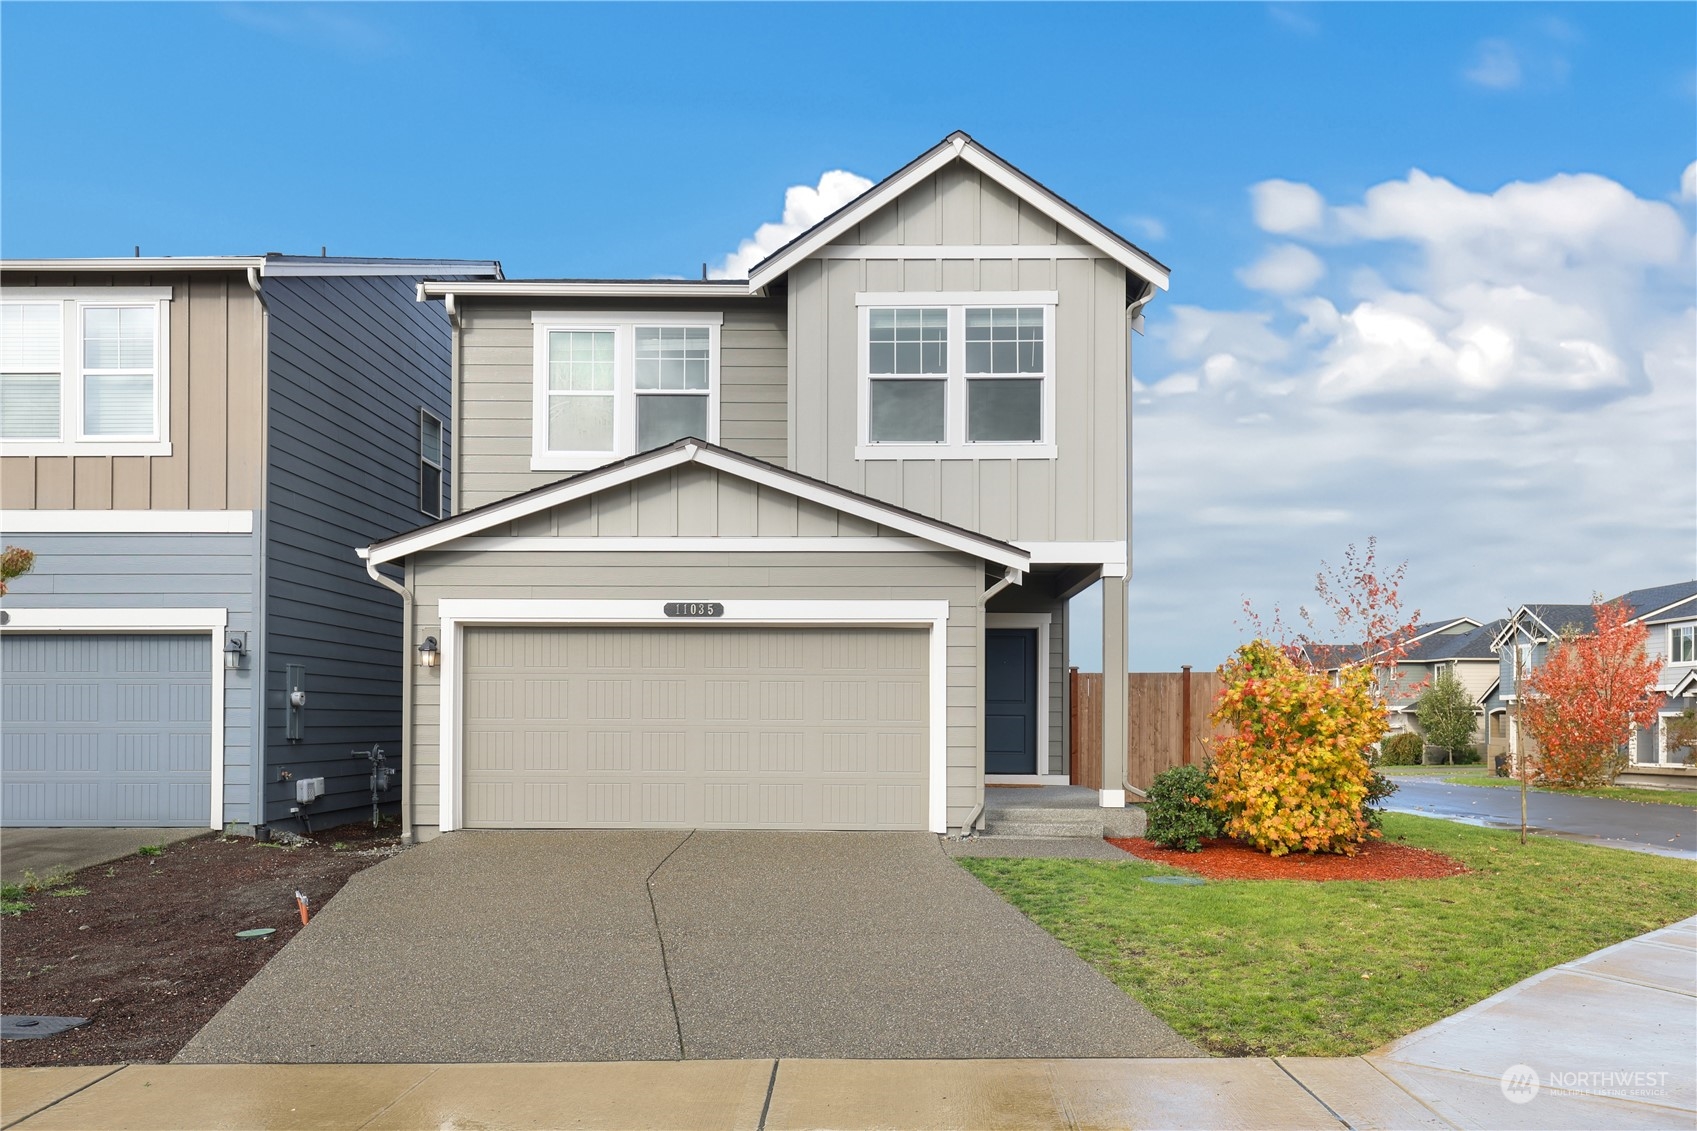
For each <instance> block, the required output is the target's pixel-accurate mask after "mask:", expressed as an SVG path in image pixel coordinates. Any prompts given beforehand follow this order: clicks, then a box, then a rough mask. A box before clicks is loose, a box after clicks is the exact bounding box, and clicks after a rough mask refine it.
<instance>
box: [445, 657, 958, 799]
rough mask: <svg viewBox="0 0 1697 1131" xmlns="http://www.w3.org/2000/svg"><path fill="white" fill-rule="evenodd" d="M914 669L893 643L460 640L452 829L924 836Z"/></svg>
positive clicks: (922, 688) (919, 665)
mask: <svg viewBox="0 0 1697 1131" xmlns="http://www.w3.org/2000/svg"><path fill="white" fill-rule="evenodd" d="M927 663H928V660H927V647H926V634H925V633H924V632H923V631H916V630H904V629H821V628H802V629H746V628H706V627H701V628H687V629H685V628H654V629H648V628H608V629H577V628H570V629H568V628H483V629H471V630H468V631H467V633H466V642H465V681H464V687H465V730H464V743H465V807H464V812H463V815H464V820H465V824H466V826H467V827H469V828H649V827H670V828H764V829H777V828H798V829H924V828H925V827H926V824H927V821H926V790H927V749H928V742H927V734H928V729H927V721H928V718H929V711H928V708H927V702H926V701H927V688H928V680H927V674H926V673H927Z"/></svg>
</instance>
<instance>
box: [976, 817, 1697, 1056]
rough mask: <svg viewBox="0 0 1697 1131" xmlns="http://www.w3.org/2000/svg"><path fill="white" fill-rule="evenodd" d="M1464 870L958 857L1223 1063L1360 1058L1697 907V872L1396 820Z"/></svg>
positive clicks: (1685, 865) (1400, 829)
mask: <svg viewBox="0 0 1697 1131" xmlns="http://www.w3.org/2000/svg"><path fill="white" fill-rule="evenodd" d="M1385 833H1386V836H1387V837H1389V838H1391V839H1393V840H1402V841H1404V842H1406V843H1408V844H1411V845H1415V846H1417V847H1420V848H1429V849H1434V850H1436V851H1438V852H1443V853H1447V854H1448V855H1450V856H1453V857H1455V858H1456V859H1458V860H1460V861H1462V862H1463V863H1464V864H1466V865H1467V866H1468V868H1470V869H1472V871H1471V872H1469V873H1468V874H1466V875H1461V876H1451V877H1448V878H1445V879H1439V880H1400V881H1390V882H1382V883H1368V882H1334V883H1310V882H1303V881H1289V880H1287V881H1236V882H1221V881H1209V882H1208V883H1207V884H1205V885H1203V886H1200V887H1189V886H1172V885H1166V884H1151V883H1145V882H1143V881H1144V877H1146V876H1154V875H1162V874H1171V873H1173V872H1174V869H1172V868H1167V867H1163V866H1161V865H1158V864H1147V863H1144V862H1142V861H1139V860H1135V859H1132V858H1130V857H1128V858H1127V859H1126V860H1125V861H1123V862H1120V861H1114V862H1103V861H1083V860H1052V859H993V858H968V859H962V860H960V861H959V863H960V864H961V865H962V866H963V867H965V868H966V869H968V870H969V871H971V872H972V873H973V874H974V875H976V876H977V877H978V878H979V879H981V880H982V881H984V883H985V884H987V885H988V886H989V887H990V888H991V889H992V890H994V891H997V892H999V893H1000V894H1001V895H1002V896H1003V897H1004V898H1006V899H1007V900H1008V901H1009V902H1010V903H1012V904H1013V905H1014V906H1015V907H1017V908H1019V909H1020V910H1021V911H1023V912H1025V914H1026V915H1028V916H1030V917H1031V918H1032V919H1033V920H1034V921H1036V922H1037V923H1038V924H1039V925H1040V926H1042V927H1043V928H1044V929H1045V930H1047V931H1049V933H1051V934H1053V935H1054V936H1055V937H1056V938H1058V939H1060V940H1061V942H1063V943H1065V944H1066V945H1067V946H1069V947H1071V948H1072V949H1073V950H1074V951H1076V952H1077V953H1078V954H1079V955H1080V956H1081V957H1083V958H1084V959H1085V960H1086V961H1088V962H1090V963H1091V965H1093V966H1095V967H1096V968H1097V969H1098V970H1100V971H1102V973H1103V974H1105V975H1107V976H1108V977H1109V978H1110V979H1112V980H1113V981H1114V982H1115V983H1116V984H1117V985H1119V986H1120V988H1122V989H1124V990H1125V991H1126V992H1127V993H1129V994H1131V995H1132V996H1133V997H1135V998H1137V999H1138V1000H1140V1001H1142V1002H1143V1003H1144V1004H1146V1005H1148V1006H1149V1007H1150V1008H1151V1009H1153V1010H1154V1011H1155V1012H1156V1013H1157V1014H1159V1015H1160V1016H1161V1017H1162V1018H1163V1019H1164V1020H1166V1022H1167V1023H1168V1024H1170V1025H1172V1026H1173V1028H1175V1029H1177V1030H1178V1031H1179V1032H1180V1033H1182V1034H1183V1035H1184V1036H1186V1037H1188V1038H1190V1039H1191V1040H1193V1041H1195V1042H1196V1043H1197V1044H1199V1045H1201V1046H1202V1047H1203V1048H1206V1049H1208V1050H1210V1051H1212V1052H1215V1053H1218V1054H1221V1055H1225V1056H1352V1055H1357V1054H1360V1053H1365V1052H1368V1051H1370V1050H1372V1049H1375V1048H1377V1047H1379V1046H1380V1045H1382V1044H1384V1043H1385V1042H1387V1041H1390V1040H1392V1039H1394V1038H1396V1037H1400V1036H1403V1035H1404V1034H1406V1033H1411V1032H1413V1031H1414V1030H1416V1029H1419V1028H1422V1027H1423V1026H1426V1025H1429V1024H1431V1023H1432V1022H1434V1021H1437V1020H1438V1019H1440V1018H1442V1017H1446V1016H1448V1015H1449V1014H1451V1013H1454V1012H1455V1011H1456V1010H1458V1009H1461V1008H1463V1007H1464V1006H1468V1005H1471V1004H1473V1003H1474V1002H1476V1001H1479V1000H1481V999H1483V998H1486V997H1489V996H1490V995H1491V994H1493V993H1496V992H1497V991H1498V990H1501V989H1504V988H1506V987H1508V986H1510V985H1512V984H1514V983H1515V982H1518V981H1520V980H1521V979H1522V978H1526V977H1529V976H1530V975H1532V974H1535V973H1537V972H1538V971H1540V970H1544V969H1546V968H1548V967H1550V966H1554V965H1557V964H1558V963H1562V962H1568V961H1571V960H1573V959H1575V958H1579V957H1581V956H1583V955H1585V954H1588V953H1590V952H1591V951H1593V950H1597V949H1598V948H1600V947H1604V946H1608V945H1610V944H1612V943H1617V942H1621V941H1622V940H1624V939H1628V938H1631V937H1632V936H1634V935H1638V934H1642V933H1644V932H1645V931H1650V930H1654V929H1656V928H1657V927H1663V926H1666V925H1667V924H1669V923H1672V922H1675V921H1677V920H1679V919H1683V918H1685V917H1687V916H1689V915H1692V914H1697V863H1693V862H1690V861H1685V860H1674V859H1668V858H1664V857H1658V856H1650V855H1646V854H1642V853H1636V852H1626V851H1622V850H1619V849H1611V848H1600V847H1595V846H1592V845H1584V844H1574V843H1572V842H1569V841H1563V840H1557V839H1553V838H1548V837H1534V838H1533V839H1532V841H1531V843H1529V844H1528V845H1527V846H1526V847H1524V848H1523V847H1521V845H1520V844H1519V837H1518V834H1516V833H1510V832H1503V831H1499V830H1496V829H1480V828H1473V827H1470V826H1467V825H1460V824H1455V823H1453V822H1449V821H1440V820H1433V819H1430V818H1425V817H1414V816H1409V815H1406V814H1401V813H1391V814H1387V815H1386V817H1385Z"/></svg>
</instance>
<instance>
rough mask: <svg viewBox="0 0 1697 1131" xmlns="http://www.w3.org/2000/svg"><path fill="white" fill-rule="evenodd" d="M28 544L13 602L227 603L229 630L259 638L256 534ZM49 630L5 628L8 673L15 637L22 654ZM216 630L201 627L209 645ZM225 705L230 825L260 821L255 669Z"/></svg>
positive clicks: (64, 605)
mask: <svg viewBox="0 0 1697 1131" xmlns="http://www.w3.org/2000/svg"><path fill="white" fill-rule="evenodd" d="M19 533H20V534H22V533H27V532H19ZM28 544H29V548H30V549H31V550H33V551H34V552H35V569H34V570H32V571H31V572H30V573H27V574H25V575H24V576H23V577H20V578H17V579H15V580H14V581H12V582H11V583H10V584H9V586H8V591H7V593H6V607H7V608H8V609H16V610H21V609H94V610H99V609H133V608H149V609H154V608H158V609H170V608H222V609H225V610H227V617H228V621H227V627H228V628H229V629H231V630H234V631H240V632H247V633H249V635H250V639H252V638H253V636H254V635H255V633H254V630H255V629H256V628H257V624H256V620H255V617H254V609H255V608H257V607H258V604H259V599H260V598H259V570H258V568H257V563H258V561H259V538H258V536H257V535H256V534H28ZM47 635H48V634H45V633H43V634H39V635H38V634H33V633H31V634H24V633H16V632H8V633H5V634H3V635H0V679H4V680H5V681H6V682H7V683H10V680H11V675H10V672H9V671H8V670H7V666H8V665H7V664H6V660H5V658H4V657H5V656H6V655H16V654H19V653H14V652H12V651H11V649H12V648H13V646H14V645H20V649H19V652H23V651H24V650H26V649H33V648H40V647H43V646H44V645H42V644H40V643H22V642H25V641H35V642H39V641H41V640H42V639H43V637H46V636H47ZM55 635H57V634H55ZM74 635H75V636H76V638H77V639H79V640H89V639H92V638H94V637H98V636H105V635H124V636H125V637H126V638H127V639H128V638H133V636H131V634H127V633H123V634H107V633H90V634H80V633H79V634H74ZM209 636H210V634H209V633H205V632H201V633H198V634H197V638H198V639H200V640H202V641H206V642H207V647H208V648H210V647H211V643H210V640H209V639H208V638H209ZM250 662H251V661H250ZM104 663H105V659H104V657H103V658H102V664H104ZM111 674H112V673H110V672H108V673H106V674H105V675H103V676H101V679H102V680H107V679H108V678H109V677H111ZM210 678H211V677H210V665H209V667H208V675H207V679H208V681H210ZM223 708H224V774H223V791H224V814H223V819H224V823H225V824H226V825H232V824H233V825H235V826H237V827H245V826H248V825H250V824H251V823H252V821H253V808H252V797H253V789H254V782H255V779H256V776H257V774H256V771H255V767H254V764H253V763H254V746H255V744H254V672H253V670H252V668H251V667H243V668H240V669H237V670H233V671H225V672H224V703H223ZM6 729H7V730H10V727H7V728H6ZM8 757H10V755H8ZM6 768H7V769H8V770H10V768H11V767H10V765H8V766H7V767H6ZM7 788H8V789H9V788H10V787H9V786H8V787H7ZM198 816H199V818H200V819H199V820H197V821H195V822H193V823H195V824H204V823H205V821H206V810H205V809H203V810H202V811H201V812H200V813H199V814H198ZM58 819H60V820H67V819H68V820H69V822H70V823H82V824H86V823H89V822H90V821H91V820H95V819H96V818H95V817H94V816H93V810H90V811H89V813H88V814H87V815H85V816H84V817H70V816H69V815H67V814H63V813H62V814H60V817H59V818H58ZM141 823H143V824H146V823H149V822H148V821H142V822H141Z"/></svg>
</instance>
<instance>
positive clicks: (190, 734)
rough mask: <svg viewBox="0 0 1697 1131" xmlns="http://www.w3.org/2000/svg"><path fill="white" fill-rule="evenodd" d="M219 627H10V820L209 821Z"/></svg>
mask: <svg viewBox="0 0 1697 1131" xmlns="http://www.w3.org/2000/svg"><path fill="white" fill-rule="evenodd" d="M212 643H213V641H212V638H211V636H210V635H209V634H207V633H199V634H196V635H175V634H160V635H155V634H147V635H134V636H119V635H83V634H70V633H47V634H41V635H24V634H17V633H9V634H6V635H5V636H0V675H3V676H4V679H3V682H0V718H3V719H4V726H3V727H0V776H3V778H4V782H5V788H4V789H3V790H0V823H4V824H6V825H8V826H18V825H36V826H48V827H61V826H78V825H85V826H86V825H96V826H98V825H145V826H158V825H175V826H186V827H191V828H192V827H195V826H202V827H204V826H205V825H206V824H207V822H208V820H209V814H210V812H211V802H212Z"/></svg>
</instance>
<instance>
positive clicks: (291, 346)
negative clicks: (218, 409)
mask: <svg viewBox="0 0 1697 1131" xmlns="http://www.w3.org/2000/svg"><path fill="white" fill-rule="evenodd" d="M420 279H421V276H413V275H331V276H310V275H278V276H271V277H267V278H266V280H265V284H264V292H265V301H266V304H267V309H268V311H269V313H270V328H271V336H270V356H269V366H270V380H269V388H270V394H269V401H270V416H269V431H270V453H269V463H268V469H267V470H268V475H267V486H266V496H267V497H266V512H265V528H266V539H265V564H266V571H267V584H266V599H265V648H266V664H265V685H266V688H265V700H266V703H265V730H264V740H265V747H266V758H267V763H268V767H267V774H266V780H265V782H264V783H263V790H264V796H263V802H262V804H263V812H264V817H263V819H264V820H265V821H266V822H268V823H269V822H278V821H286V820H288V819H290V818H291V816H292V814H291V813H290V809H291V808H293V807H294V805H295V801H294V787H293V785H292V781H282V780H279V778H280V771H282V770H284V769H286V770H288V771H289V773H290V775H291V779H300V778H304V777H320V776H321V777H323V778H324V779H325V793H324V796H323V797H322V798H321V799H319V800H318V801H316V802H314V803H313V804H312V806H311V807H310V810H309V815H310V816H311V818H312V819H313V820H314V821H320V820H322V821H323V822H324V823H326V824H338V823H341V822H343V821H346V820H350V819H355V818H357V817H358V816H360V815H362V814H363V813H367V812H369V809H370V805H371V792H370V786H369V777H370V766H369V764H368V763H367V762H366V761H365V760H364V759H356V758H354V757H353V756H352V751H354V750H356V749H360V750H363V749H366V748H369V747H370V746H371V745H372V744H373V743H381V744H382V745H383V746H384V748H385V749H386V750H387V751H388V752H390V753H391V754H392V755H393V756H395V757H396V758H397V760H396V761H395V762H393V763H391V764H392V765H395V766H397V767H398V766H399V761H398V756H399V754H400V746H401V742H400V740H401V694H402V689H401V682H402V670H401V669H402V665H403V664H404V663H406V662H408V661H409V660H410V657H411V652H410V650H408V649H407V647H406V644H405V641H404V640H403V634H402V627H403V626H402V619H403V617H402V612H401V602H400V599H399V598H398V597H397V596H396V595H395V594H394V593H393V592H391V591H390V590H388V589H385V588H383V587H382V586H380V585H378V584H377V583H376V582H374V581H372V579H371V577H370V575H369V574H367V573H366V571H365V566H364V564H363V563H362V562H361V561H360V560H359V558H358V557H357V556H356V555H355V554H354V552H353V547H356V546H365V545H369V544H370V543H372V542H374V541H377V540H379V539H382V538H387V537H390V536H392V535H394V534H398V533H401V532H402V531H406V530H411V529H414V528H416V527H418V526H420V525H423V524H424V523H426V522H430V521H433V520H434V517H435V516H433V515H427V514H425V513H424V512H423V511H422V510H421V509H420V503H419V478H418V476H419V468H418V463H419V410H420V409H421V408H422V409H426V410H428V411H429V412H431V413H432V414H434V415H435V416H436V418H437V419H438V420H440V421H442V423H443V426H444V432H443V443H444V444H447V443H449V442H450V437H449V435H448V425H449V420H450V417H449V389H448V384H449V380H448V373H449V354H450V349H451V346H450V340H451V334H450V329H449V325H448V319H447V315H446V312H445V311H444V310H443V308H442V304H441V303H436V302H431V303H420V302H418V301H417V284H418V283H419V281H420ZM290 664H300V665H303V666H304V667H305V669H306V690H307V706H306V708H305V711H304V715H303V719H302V722H303V732H302V733H303V737H302V739H301V740H299V741H291V740H289V739H288V738H287V736H286V730H287V722H288V712H289V708H288V706H287V691H288V688H287V678H288V665H290ZM387 800H388V801H389V802H391V803H394V802H398V801H399V790H397V789H391V790H390V792H389V794H388V797H387Z"/></svg>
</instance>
